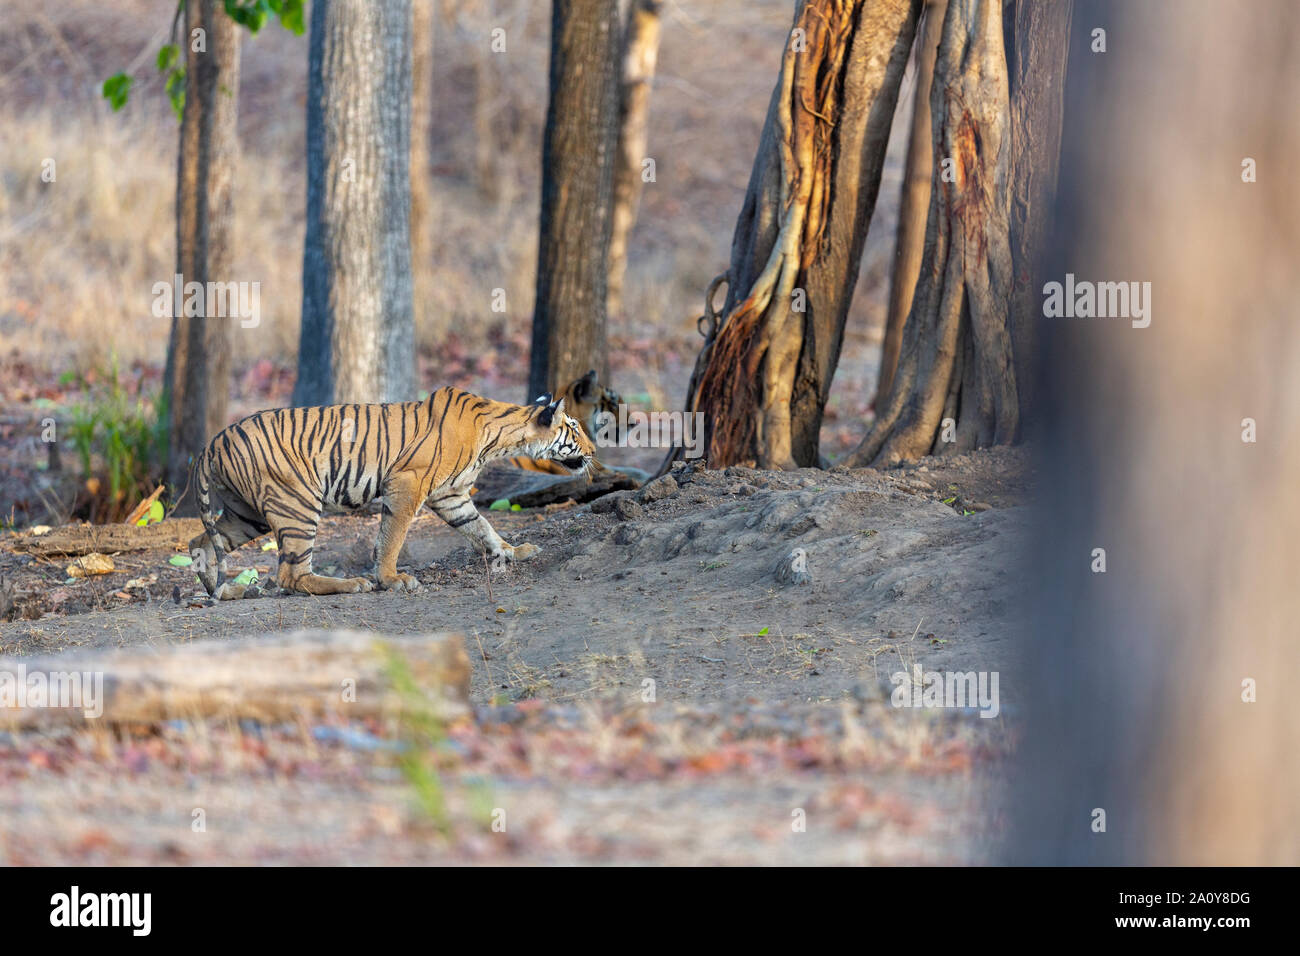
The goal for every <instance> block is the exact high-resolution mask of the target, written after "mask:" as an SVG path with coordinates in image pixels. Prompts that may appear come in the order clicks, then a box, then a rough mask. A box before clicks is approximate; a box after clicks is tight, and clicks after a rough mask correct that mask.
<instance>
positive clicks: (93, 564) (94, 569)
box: [68, 552, 117, 578]
mask: <svg viewBox="0 0 1300 956" xmlns="http://www.w3.org/2000/svg"><path fill="white" fill-rule="evenodd" d="M115 570H117V565H115V564H114V563H113V559H112V558H110V557H109V556H108V555H106V554H99V553H98V552H91V553H90V554H84V555H82V556H81V557H79V558H77V559H76V560H75V561H73V562H72V563H71V564H69V565H68V577H70V578H86V577H90V576H91V575H92V574H108V573H110V572H111V571H115Z"/></svg>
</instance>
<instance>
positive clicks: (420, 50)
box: [411, 0, 437, 328]
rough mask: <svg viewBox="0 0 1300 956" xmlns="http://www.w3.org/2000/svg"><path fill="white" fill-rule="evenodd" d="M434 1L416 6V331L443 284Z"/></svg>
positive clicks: (413, 69) (413, 117)
mask: <svg viewBox="0 0 1300 956" xmlns="http://www.w3.org/2000/svg"><path fill="white" fill-rule="evenodd" d="M434 10H435V6H434V3H433V0H416V2H413V3H412V6H411V265H412V270H411V272H412V279H411V288H412V300H413V302H412V312H413V321H414V323H415V327H416V328H421V327H424V326H425V325H427V324H428V323H431V322H433V321H434V320H435V319H436V316H433V315H431V314H430V310H431V304H430V303H431V300H432V296H431V295H430V293H431V291H432V290H431V287H432V286H433V284H434V283H435V282H436V281H437V273H436V264H435V263H434V261H433V230H434V223H433V222H432V217H431V215H430V209H429V206H430V199H431V194H432V191H433V160H432V158H431V156H430V147H431V145H432V142H431V137H432V135H433V102H434V95H435V93H434V88H433V40H434Z"/></svg>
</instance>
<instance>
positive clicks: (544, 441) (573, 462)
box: [520, 394, 596, 474]
mask: <svg viewBox="0 0 1300 956" xmlns="http://www.w3.org/2000/svg"><path fill="white" fill-rule="evenodd" d="M532 407H534V408H536V409H537V411H536V413H535V414H534V415H533V416H532V421H531V422H530V423H529V427H530V430H531V432H532V434H533V435H535V436H536V437H535V438H533V439H532V440H530V441H529V442H528V443H527V444H526V445H525V446H524V447H523V448H521V449H520V451H522V452H523V453H524V454H525V455H527V456H529V457H530V458H541V459H544V460H546V461H553V462H556V463H557V464H559V465H561V466H563V467H564V468H565V469H567V470H568V471H570V472H573V473H574V474H577V473H579V472H584V471H587V470H589V469H590V467H591V462H592V459H593V458H594V457H595V455H596V446H595V444H594V443H593V442H592V440H591V438H589V437H588V435H587V433H586V432H585V431H584V430H583V428H582V425H580V424H579V423H578V422H577V421H576V420H575V419H573V418H571V417H570V416H569V415H567V414H566V413H565V402H564V399H563V398H558V399H554V398H552V397H551V396H550V395H549V394H548V395H541V396H539V397H538V398H537V399H536V400H535V401H534V402H533V405H532Z"/></svg>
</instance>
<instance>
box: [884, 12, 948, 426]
mask: <svg viewBox="0 0 1300 956" xmlns="http://www.w3.org/2000/svg"><path fill="white" fill-rule="evenodd" d="M947 8H948V0H927V3H926V5H925V14H924V19H923V21H922V22H923V24H924V27H923V30H922V34H921V39H920V40H919V41H918V43H917V46H916V52H915V60H914V61H913V62H914V63H915V64H916V74H915V76H916V91H915V100H914V105H913V107H912V126H911V131H910V135H909V136H908V139H907V161H906V166H905V170H904V173H903V197H902V200H901V201H900V203H899V208H898V237H897V239H896V241H895V245H894V273H893V276H892V277H891V278H890V282H889V311H888V312H887V313H886V317H885V341H884V344H883V345H882V346H881V349H880V377H879V379H878V380H877V382H876V397H875V399H874V400H873V401H872V403H871V404H872V406H873V407H874V408H880V407H881V406H883V405H884V402H885V399H886V398H887V397H888V396H889V389H890V386H891V385H893V382H894V369H895V368H897V367H898V349H899V347H900V346H901V345H902V343H903V322H904V321H906V319H907V313H908V310H910V309H911V308H912V293H913V292H915V291H916V280H917V278H918V277H919V276H920V274H921V256H922V253H923V252H924V250H925V219H926V215H927V213H928V212H929V210H930V176H931V174H932V172H933V170H934V162H933V159H934V139H933V133H932V130H931V126H930V87H931V85H932V84H933V82H934V60H935V57H936V55H937V54H938V52H939V38H940V36H942V34H943V16H944V13H945V12H946V10H947Z"/></svg>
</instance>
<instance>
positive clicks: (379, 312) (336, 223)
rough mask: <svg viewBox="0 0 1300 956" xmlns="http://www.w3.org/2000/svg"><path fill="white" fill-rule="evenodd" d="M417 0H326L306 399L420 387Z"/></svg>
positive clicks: (314, 36) (315, 64)
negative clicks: (415, 246)
mask: <svg viewBox="0 0 1300 956" xmlns="http://www.w3.org/2000/svg"><path fill="white" fill-rule="evenodd" d="M410 111H411V0H315V2H314V3H313V4H312V11H311V41H310V48H309V54H308V91H307V237H306V243H305V248H304V252H303V267H302V286H303V288H302V334H301V340H300V343H299V347H298V382H297V385H296V386H295V388H294V394H293V400H294V404H295V405H325V404H331V403H341V402H390V401H405V400H410V399H412V398H414V397H415V327H414V320H413V318H412V304H411V232H410V218H409V216H410V203H411V176H410V167H409V162H410V127H411V116H410Z"/></svg>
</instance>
